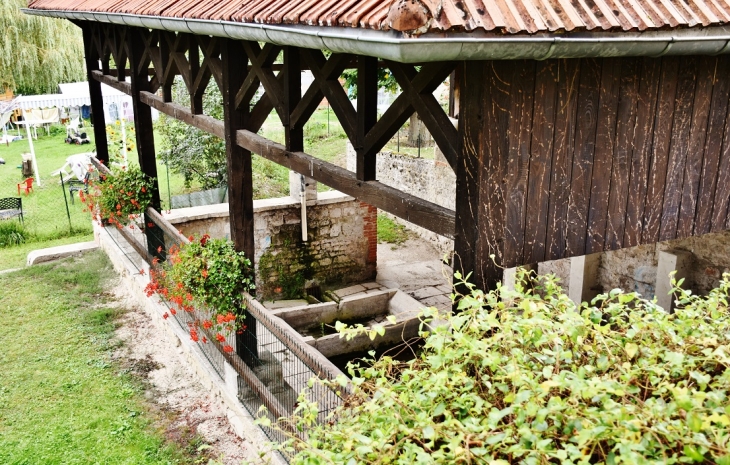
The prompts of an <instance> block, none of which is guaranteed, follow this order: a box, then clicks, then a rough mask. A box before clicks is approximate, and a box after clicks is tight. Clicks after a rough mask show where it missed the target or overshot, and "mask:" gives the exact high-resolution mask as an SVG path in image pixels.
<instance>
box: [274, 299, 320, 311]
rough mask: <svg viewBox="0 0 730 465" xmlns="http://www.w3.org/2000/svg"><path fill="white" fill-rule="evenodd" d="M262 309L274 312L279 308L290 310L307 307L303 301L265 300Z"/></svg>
mask: <svg viewBox="0 0 730 465" xmlns="http://www.w3.org/2000/svg"><path fill="white" fill-rule="evenodd" d="M263 304H264V307H266V308H268V309H269V310H276V309H279V308H292V307H303V306H306V305H309V302H307V301H306V300H304V299H291V300H267V301H265V302H263Z"/></svg>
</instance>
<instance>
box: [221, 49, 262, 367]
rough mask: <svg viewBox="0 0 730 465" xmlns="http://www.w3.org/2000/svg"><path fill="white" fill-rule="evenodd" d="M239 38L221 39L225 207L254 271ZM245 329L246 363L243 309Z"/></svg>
mask: <svg viewBox="0 0 730 465" xmlns="http://www.w3.org/2000/svg"><path fill="white" fill-rule="evenodd" d="M245 56H246V55H245V52H244V51H243V46H242V45H241V43H240V42H238V41H234V40H230V39H221V61H222V64H223V67H222V74H223V75H222V79H221V80H220V82H221V89H220V90H221V95H222V97H223V124H224V137H223V138H224V140H225V143H226V163H227V165H228V211H229V215H230V228H231V229H230V231H231V240H233V244H234V246H235V248H236V250H238V251H243V253H244V254H246V257H248V259H249V260H251V273H254V269H255V268H254V253H255V249H254V232H253V231H254V229H253V179H252V174H251V173H252V168H251V152H250V151H248V150H245V149H243V148H242V147H241V146H239V145H238V144H237V143H236V131H238V130H239V129H244V128H245V125H246V121H247V119H248V116H249V102H248V101H246V102H241V104H240V106H236V93H237V92H238V90H239V89H240V88H241V85H242V84H243V81H244V79H245V78H246V75H247V73H248V71H247V69H248V60H245V59H242V57H245ZM243 316H244V318H245V320H246V323H245V324H246V326H247V328H246V330H245V331H243V332H242V333H241V334H237V335H236V353H238V355H239V356H240V357H241V358H242V359H243V361H244V362H246V364H248V365H249V366H254V365H255V363H256V361H257V359H258V342H257V338H256V333H257V331H256V326H257V325H256V323H255V320H254V318H253V317H252V316H251V314H249V313H248V311H245V310H244V312H243Z"/></svg>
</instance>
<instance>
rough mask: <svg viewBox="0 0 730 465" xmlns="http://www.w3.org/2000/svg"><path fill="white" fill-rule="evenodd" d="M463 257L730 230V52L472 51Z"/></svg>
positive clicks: (460, 237) (486, 280)
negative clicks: (597, 54) (527, 55)
mask: <svg viewBox="0 0 730 465" xmlns="http://www.w3.org/2000/svg"><path fill="white" fill-rule="evenodd" d="M460 87H461V94H460V128H459V131H460V138H461V147H460V161H459V165H458V168H457V170H458V180H457V212H456V214H457V225H456V237H457V241H456V243H457V245H456V253H457V256H458V259H457V263H456V264H457V267H459V268H461V269H463V270H466V271H474V272H475V275H474V278H475V282H477V283H478V284H481V285H485V286H488V285H492V284H493V283H494V281H495V280H496V279H499V278H500V277H501V270H500V268H499V267H498V266H496V265H495V264H494V263H492V261H491V259H490V258H489V255H490V254H494V255H495V257H496V262H497V265H500V266H503V267H512V266H516V265H521V264H527V263H535V262H541V261H546V260H554V259H558V258H565V257H572V256H578V255H584V254H588V253H595V252H601V251H605V250H614V249H619V248H624V247H632V246H636V245H639V244H647V243H654V242H658V241H664V240H671V239H677V238H684V237H688V236H693V235H695V236H696V235H701V234H705V233H708V232H711V231H719V230H724V229H730V218H728V204H729V203H730V140H728V137H727V135H728V134H727V132H728V130H727V125H728V117H729V116H730V115H729V113H728V99H729V93H730V57H728V56H721V57H706V56H703V57H666V58H620V59H619V58H615V59H591V58H586V59H563V60H547V61H544V62H535V61H489V62H466V63H465V65H464V72H463V73H462V80H461V86H460Z"/></svg>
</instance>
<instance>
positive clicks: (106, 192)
mask: <svg viewBox="0 0 730 465" xmlns="http://www.w3.org/2000/svg"><path fill="white" fill-rule="evenodd" d="M154 186H155V183H154V178H148V177H147V175H145V174H144V173H143V172H142V171H141V170H140V169H139V168H138V167H136V166H132V167H130V168H129V169H125V168H124V167H122V168H121V169H117V168H115V169H114V170H112V172H111V174H109V175H108V176H106V175H103V174H102V175H100V182H91V184H90V186H89V194H88V196H84V194H83V192H82V191H79V198H81V201H82V202H85V203H86V205H87V209H88V210H89V211H90V212H91V213H92V215H96V216H98V217H99V218H101V219H104V220H107V221H109V223H110V224H113V225H116V226H117V227H120V228H121V227H122V226H126V225H128V224H129V223H130V222H131V221H132V220H134V219H135V218H137V217H139V216H140V215H141V214H143V213H144V212H145V210H147V207H149V206H150V204H151V203H152V197H153V190H154Z"/></svg>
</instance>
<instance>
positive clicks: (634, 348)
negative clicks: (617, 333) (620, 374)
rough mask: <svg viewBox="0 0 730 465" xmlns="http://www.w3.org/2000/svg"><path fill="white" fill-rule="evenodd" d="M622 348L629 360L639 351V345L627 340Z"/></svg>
mask: <svg viewBox="0 0 730 465" xmlns="http://www.w3.org/2000/svg"><path fill="white" fill-rule="evenodd" d="M624 350H625V351H626V355H628V356H629V360H633V358H634V357H635V356H636V354H637V352H639V346H638V345H636V344H634V343H633V342H629V343H628V344H626V345H625V346H624Z"/></svg>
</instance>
